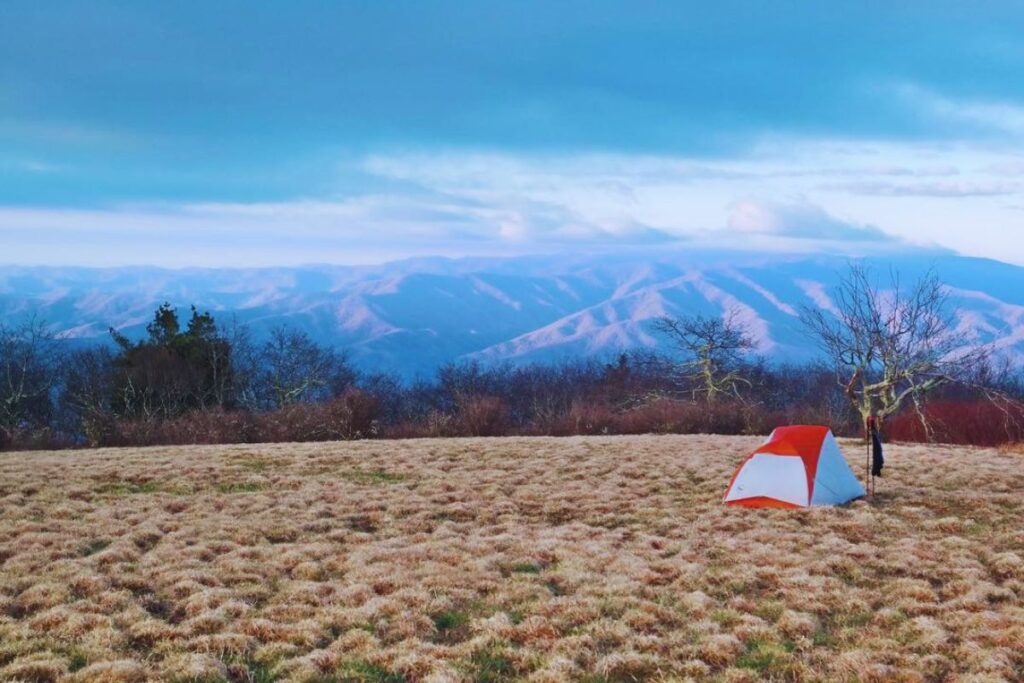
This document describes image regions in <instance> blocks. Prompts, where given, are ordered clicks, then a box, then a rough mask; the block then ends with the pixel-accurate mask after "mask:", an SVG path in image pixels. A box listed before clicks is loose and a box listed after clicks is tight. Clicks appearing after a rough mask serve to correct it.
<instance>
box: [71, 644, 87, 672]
mask: <svg viewBox="0 0 1024 683" xmlns="http://www.w3.org/2000/svg"><path fill="white" fill-rule="evenodd" d="M88 664H89V658H88V657H86V656H85V653H84V652H82V651H81V650H79V649H77V648H72V649H71V650H69V651H68V672H69V673H75V672H76V671H81V670H82V669H84V668H85V667H86V666H87V665H88Z"/></svg>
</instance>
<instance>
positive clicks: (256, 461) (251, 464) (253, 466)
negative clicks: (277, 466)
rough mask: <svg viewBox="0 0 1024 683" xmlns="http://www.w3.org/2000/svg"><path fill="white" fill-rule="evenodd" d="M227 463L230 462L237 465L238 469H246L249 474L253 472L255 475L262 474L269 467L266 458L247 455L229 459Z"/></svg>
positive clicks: (268, 461)
mask: <svg viewBox="0 0 1024 683" xmlns="http://www.w3.org/2000/svg"><path fill="white" fill-rule="evenodd" d="M228 462H230V463H231V464H233V465H238V466H239V467H242V468H244V469H247V470H249V471H250V472H255V473H256V474H262V473H263V472H265V471H266V470H267V467H269V466H270V460H267V459H266V458H259V457H256V456H247V455H242V456H238V457H235V458H231V459H229V460H228Z"/></svg>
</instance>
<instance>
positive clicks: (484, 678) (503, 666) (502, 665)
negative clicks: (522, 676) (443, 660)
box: [469, 646, 516, 683]
mask: <svg viewBox="0 0 1024 683" xmlns="http://www.w3.org/2000/svg"><path fill="white" fill-rule="evenodd" d="M469 661H470V664H471V665H472V667H473V680H474V681H476V683H499V682H500V681H510V680H512V679H513V678H515V676H516V666H515V662H513V661H512V659H511V658H509V656H508V655H507V654H506V653H505V650H504V649H503V648H501V647H498V646H492V647H488V648H486V649H484V650H477V651H476V652H474V653H473V656H472V657H471V658H470V660H469Z"/></svg>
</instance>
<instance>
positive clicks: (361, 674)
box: [324, 659, 405, 683]
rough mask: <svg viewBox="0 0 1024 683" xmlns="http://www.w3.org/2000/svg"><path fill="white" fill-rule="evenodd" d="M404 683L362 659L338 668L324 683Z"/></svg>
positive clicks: (392, 674) (402, 678)
mask: <svg viewBox="0 0 1024 683" xmlns="http://www.w3.org/2000/svg"><path fill="white" fill-rule="evenodd" d="M328 682H330V683H335V682H337V683H405V678H404V677H403V676H400V675H399V674H396V673H394V672H393V671H388V670H387V669H385V668H384V667H382V666H378V665H376V664H371V663H370V662H367V661H365V660H362V659H357V660H353V661H351V662H347V663H345V664H343V665H342V666H341V667H339V668H338V670H337V671H336V672H334V674H333V675H332V676H329V677H327V678H325V679H324V683H328Z"/></svg>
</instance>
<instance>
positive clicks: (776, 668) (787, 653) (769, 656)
mask: <svg viewBox="0 0 1024 683" xmlns="http://www.w3.org/2000/svg"><path fill="white" fill-rule="evenodd" d="M795 649H796V647H795V645H794V644H793V643H792V642H791V641H788V640H786V641H783V642H782V643H775V642H771V641H767V640H751V641H749V642H748V643H747V649H746V652H744V653H743V654H741V655H740V656H739V657H738V658H737V659H736V666H738V667H739V668H741V669H750V670H752V671H757V672H758V673H759V674H760V675H762V676H780V675H781V676H784V675H785V674H787V673H789V672H790V670H791V668H792V666H793V657H792V653H793V651H794V650H795Z"/></svg>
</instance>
